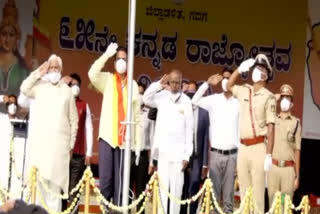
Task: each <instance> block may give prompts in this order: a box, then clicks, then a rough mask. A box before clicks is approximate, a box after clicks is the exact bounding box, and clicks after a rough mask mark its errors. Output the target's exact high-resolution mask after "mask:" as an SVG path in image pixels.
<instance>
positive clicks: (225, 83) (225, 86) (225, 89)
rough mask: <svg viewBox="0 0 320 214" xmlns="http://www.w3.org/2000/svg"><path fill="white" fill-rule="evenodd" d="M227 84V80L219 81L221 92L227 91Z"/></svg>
mask: <svg viewBox="0 0 320 214" xmlns="http://www.w3.org/2000/svg"><path fill="white" fill-rule="evenodd" d="M227 84H228V79H226V78H224V79H223V80H222V81H221V87H222V90H223V91H224V92H227V91H228V89H227Z"/></svg>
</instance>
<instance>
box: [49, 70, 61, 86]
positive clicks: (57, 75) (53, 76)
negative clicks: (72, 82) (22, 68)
mask: <svg viewBox="0 0 320 214" xmlns="http://www.w3.org/2000/svg"><path fill="white" fill-rule="evenodd" d="M46 79H48V81H50V82H51V83H52V84H57V83H58V82H59V81H60V79H61V72H50V73H48V74H47V77H46Z"/></svg>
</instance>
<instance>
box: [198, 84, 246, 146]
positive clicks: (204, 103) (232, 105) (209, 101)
mask: <svg viewBox="0 0 320 214" xmlns="http://www.w3.org/2000/svg"><path fill="white" fill-rule="evenodd" d="M208 88H209V85H208V83H207V82H204V83H203V84H202V85H201V86H200V88H199V89H198V91H197V93H196V94H195V95H194V96H193V98H192V104H193V105H197V106H200V107H202V108H204V109H206V110H207V111H208V113H209V119H210V129H209V132H210V133H209V135H210V142H211V147H213V148H215V149H221V150H230V149H234V148H237V147H238V146H239V143H240V133H239V107H240V106H239V101H238V100H237V99H236V98H234V97H230V98H226V97H225V95H224V94H223V93H220V94H213V95H209V96H206V97H202V96H203V94H204V93H205V92H206V90H207V89H208Z"/></svg>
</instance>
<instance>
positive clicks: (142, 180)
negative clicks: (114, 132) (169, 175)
mask: <svg viewBox="0 0 320 214" xmlns="http://www.w3.org/2000/svg"><path fill="white" fill-rule="evenodd" d="M135 160H136V155H135V153H134V152H132V153H131V170H130V189H132V190H135V196H136V198H138V197H139V195H140V194H141V193H142V192H143V191H144V190H145V188H146V186H147V183H148V181H149V179H150V176H149V175H148V167H149V157H148V151H146V150H144V151H142V152H141V153H140V159H139V165H138V166H137V165H136V164H135ZM141 206H142V204H139V205H138V207H137V211H139V209H140V207H141ZM143 213H144V212H143Z"/></svg>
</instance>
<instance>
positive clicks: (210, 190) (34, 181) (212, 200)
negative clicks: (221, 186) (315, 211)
mask: <svg viewBox="0 0 320 214" xmlns="http://www.w3.org/2000/svg"><path fill="white" fill-rule="evenodd" d="M37 186H38V187H39V188H36V187H37ZM40 188H42V190H44V192H45V193H46V194H51V195H53V196H54V197H57V198H59V199H67V198H69V195H74V194H76V195H75V197H74V198H73V200H72V202H71V203H70V206H69V207H68V208H67V209H66V210H64V211H62V212H58V213H56V212H54V211H53V210H51V209H50V208H49V207H48V205H47V204H46V202H45V200H44V197H43V193H42V191H40V190H39V189H40ZM91 188H92V191H93V193H94V195H95V199H96V200H97V202H98V204H99V205H100V209H101V211H102V212H103V213H106V212H107V209H108V210H113V211H117V212H126V211H129V210H132V209H134V208H136V207H137V206H138V205H139V204H142V205H141V207H140V208H139V210H138V211H137V214H140V213H142V212H143V211H144V210H145V207H146V203H147V202H149V201H150V199H151V198H152V203H153V207H152V213H153V214H156V213H158V212H160V213H165V211H164V207H163V206H162V202H161V194H160V192H161V193H162V194H165V195H167V196H168V198H169V199H170V200H171V201H173V202H174V203H177V204H181V205H185V204H190V203H192V202H196V201H197V200H198V199H199V198H200V197H201V196H203V195H204V197H203V199H202V202H201V203H200V204H201V205H200V206H201V213H205V214H208V213H210V211H212V210H214V209H215V210H216V211H217V212H218V213H219V214H225V213H224V211H223V210H222V208H221V207H220V205H219V201H218V200H217V198H216V196H215V194H214V187H213V184H212V181H211V180H210V179H209V178H208V179H206V180H205V182H204V184H203V186H202V187H201V189H200V190H199V191H198V193H197V194H196V195H194V196H192V197H191V198H188V199H184V200H180V199H178V198H177V197H175V196H174V195H172V194H171V193H170V192H169V191H168V190H167V189H166V188H165V187H164V186H163V185H162V183H161V181H160V180H159V177H158V176H157V173H156V172H155V173H154V174H153V176H152V177H151V179H150V180H149V182H148V184H147V186H146V189H145V190H144V191H143V192H142V193H141V194H140V195H139V197H138V198H137V199H136V200H134V201H132V202H131V203H130V204H129V205H128V206H118V205H115V204H113V203H112V202H110V201H108V200H107V199H106V198H105V197H104V196H103V195H102V193H101V191H100V189H99V188H98V187H97V186H96V183H95V179H94V178H93V174H92V171H91V169H90V167H87V169H86V170H85V172H84V174H83V176H82V178H81V179H80V181H79V182H78V184H77V185H76V187H75V188H73V189H72V190H71V191H70V193H69V194H68V193H65V194H58V193H55V192H53V191H51V190H50V188H49V187H48V185H47V184H46V182H44V180H43V178H41V177H40V175H39V173H38V171H37V169H36V168H34V167H33V168H32V170H31V174H30V177H29V179H28V182H27V183H26V185H25V186H23V188H22V190H21V191H24V190H25V189H27V190H28V192H27V194H26V197H25V198H24V200H25V201H26V202H29V201H30V198H31V202H32V203H35V197H36V195H37V196H38V197H39V202H40V204H41V205H42V206H43V207H44V208H45V209H46V210H47V211H48V212H49V213H50V214H71V213H72V212H73V211H74V210H75V209H76V208H77V202H78V201H79V200H80V197H81V195H82V194H83V192H84V190H86V195H85V197H86V201H85V206H86V207H85V209H86V210H85V214H87V212H88V207H89V203H90V200H89V194H90V189H91ZM6 198H9V199H10V198H11V199H13V198H12V194H11V193H9V192H8V191H7V190H6V189H5V188H2V187H1V186H0V201H2V202H5V201H6ZM293 211H301V213H302V214H308V213H309V211H310V205H309V198H308V196H304V197H303V198H302V200H301V202H300V204H299V206H297V207H295V206H294V204H293V203H292V200H291V198H290V196H289V195H285V197H284V203H282V197H281V193H280V192H277V193H276V194H275V197H274V200H273V203H272V204H271V206H270V209H269V211H268V212H267V213H266V214H273V213H274V214H282V213H284V214H292V213H293ZM252 212H255V213H258V214H263V212H261V211H260V210H259V209H258V207H257V205H256V204H255V202H254V200H253V191H252V188H248V189H247V191H246V193H245V196H244V198H243V199H242V200H241V203H240V206H239V208H238V209H237V210H235V211H234V212H233V214H240V213H252Z"/></svg>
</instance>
